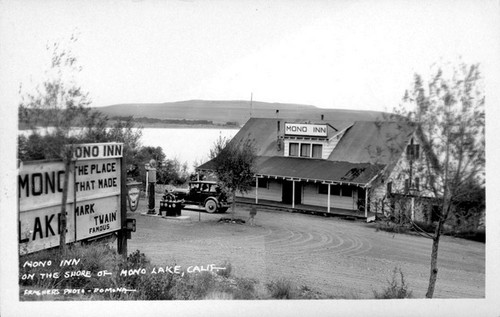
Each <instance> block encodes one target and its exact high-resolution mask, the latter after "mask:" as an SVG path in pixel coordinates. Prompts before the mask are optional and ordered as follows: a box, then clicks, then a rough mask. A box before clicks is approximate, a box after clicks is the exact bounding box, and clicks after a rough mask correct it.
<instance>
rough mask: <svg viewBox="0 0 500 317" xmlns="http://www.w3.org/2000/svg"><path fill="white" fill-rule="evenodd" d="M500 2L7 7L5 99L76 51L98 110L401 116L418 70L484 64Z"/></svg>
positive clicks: (0, 35) (1, 31) (2, 26)
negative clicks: (294, 109) (251, 105)
mask: <svg viewBox="0 0 500 317" xmlns="http://www.w3.org/2000/svg"><path fill="white" fill-rule="evenodd" d="M497 4H498V3H497V2H496V1H460V0H458V1H429V2H427V1H298V0H295V1H294V0H289V1H253V0H250V1H222V0H219V1H197V0H184V1H148V0H144V1H140V0H134V1H75V0H73V1H56V0H48V1H0V5H1V6H2V13H0V14H1V22H0V39H1V41H2V44H3V45H1V46H0V54H1V55H0V56H1V61H2V63H1V65H2V76H3V78H4V79H7V80H4V81H3V83H4V85H3V86H2V87H3V88H2V90H4V93H6V95H7V97H8V99H7V103H8V104H11V105H12V106H14V105H17V104H18V102H19V100H20V97H19V87H20V85H22V87H23V91H30V89H33V87H34V86H36V84H38V83H39V82H41V81H42V80H43V78H44V77H43V76H44V70H46V69H47V68H48V60H49V58H50V55H49V53H48V51H47V50H46V45H47V44H51V43H54V42H60V43H63V45H67V43H68V42H69V41H68V39H69V38H70V37H71V35H72V34H75V35H76V36H77V38H78V41H77V43H76V44H74V45H72V46H71V47H70V48H71V50H72V52H73V53H74V54H75V56H76V57H77V58H78V62H79V64H80V66H81V67H82V71H81V72H80V73H79V74H78V76H77V82H78V83H79V84H80V85H81V86H82V87H83V88H84V89H85V90H87V91H89V93H90V96H91V98H92V100H93V103H92V106H94V107H99V106H107V105H111V104H119V103H160V102H170V101H181V100H190V99H207V100H250V98H251V96H252V98H253V100H258V101H266V102H284V103H299V104H308V105H314V106H318V107H322V108H337V109H358V110H382V111H384V110H392V109H393V108H394V107H395V106H397V105H398V104H399V103H400V101H401V98H402V96H403V94H404V91H405V89H407V88H408V87H409V86H410V83H411V79H412V76H413V74H414V73H415V72H417V73H420V74H423V75H424V76H425V74H428V72H429V70H430V67H431V65H433V64H435V63H446V62H455V61H458V60H459V58H461V59H462V61H464V62H467V63H481V64H482V65H484V64H485V63H486V62H487V61H488V60H489V59H492V57H493V56H494V54H496V50H495V46H494V45H491V43H492V41H496V36H497V35H498V32H496V27H497V26H498V24H497V23H496V22H497V21H496V15H495V14H492V13H495V12H497V11H498V5H497Z"/></svg>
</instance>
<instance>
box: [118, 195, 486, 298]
mask: <svg viewBox="0 0 500 317" xmlns="http://www.w3.org/2000/svg"><path fill="white" fill-rule="evenodd" d="M141 205H142V208H141V206H140V207H139V210H137V211H136V212H134V213H130V212H129V215H128V217H129V218H131V217H133V218H136V219H137V232H135V233H133V234H132V240H129V247H128V250H129V253H131V252H133V251H135V250H137V249H138V250H140V251H141V252H143V253H145V254H146V255H147V256H149V257H150V258H151V260H152V262H153V263H155V264H157V265H167V264H168V265H171V264H174V263H175V264H178V265H181V266H192V265H197V266H201V265H208V264H222V263H224V262H229V263H231V265H232V269H233V274H234V275H236V276H241V277H250V278H256V279H258V280H259V281H260V282H261V284H264V283H266V282H268V281H271V280H276V279H277V278H279V277H286V278H289V279H291V280H292V281H294V282H295V283H297V284H298V285H307V286H308V287H310V288H312V289H315V290H318V291H321V292H323V293H326V294H332V295H334V296H339V297H344V296H345V297H347V298H351V297H356V298H372V297H373V290H381V289H382V288H383V287H385V286H386V285H387V280H388V279H390V278H391V275H392V271H393V269H394V268H395V267H399V268H401V270H402V271H403V273H404V275H405V279H406V282H407V283H409V285H410V286H409V288H410V289H411V290H412V291H413V295H414V297H417V298H418V297H424V296H425V292H426V288H427V283H428V278H429V263H430V253H431V240H429V239H426V238H422V237H419V236H413V235H405V234H396V235H393V234H391V233H387V232H383V231H376V229H375V225H374V224H367V223H364V222H360V221H357V222H355V221H347V220H341V219H336V218H325V217H321V216H313V215H305V214H298V213H289V212H284V211H275V210H268V209H259V210H258V214H257V216H256V226H254V227H251V226H249V225H246V224H245V225H240V224H227V223H218V222H217V221H218V220H219V219H220V218H221V217H230V215H229V214H207V213H203V212H202V213H201V214H200V213H198V212H196V211H187V210H183V211H182V215H183V216H190V217H191V220H190V221H178V220H170V219H165V218H159V217H151V216H143V215H141V214H140V212H141V211H142V212H144V211H145V207H144V206H145V205H146V202H145V201H141ZM248 214H249V207H247V206H238V207H237V213H236V217H237V218H247V217H248ZM199 216H200V217H201V221H198V220H199ZM438 266H439V274H438V280H437V284H436V291H435V293H434V295H435V297H439V298H484V296H485V245H484V244H483V243H478V242H473V241H467V240H463V239H457V238H452V237H443V238H442V240H441V242H440V250H439V259H438Z"/></svg>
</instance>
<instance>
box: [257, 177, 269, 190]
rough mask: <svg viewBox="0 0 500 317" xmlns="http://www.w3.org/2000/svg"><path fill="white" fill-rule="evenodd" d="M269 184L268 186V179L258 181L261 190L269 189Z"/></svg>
mask: <svg viewBox="0 0 500 317" xmlns="http://www.w3.org/2000/svg"><path fill="white" fill-rule="evenodd" d="M267 184H268V180H267V178H259V179H258V186H259V188H268V186H267Z"/></svg>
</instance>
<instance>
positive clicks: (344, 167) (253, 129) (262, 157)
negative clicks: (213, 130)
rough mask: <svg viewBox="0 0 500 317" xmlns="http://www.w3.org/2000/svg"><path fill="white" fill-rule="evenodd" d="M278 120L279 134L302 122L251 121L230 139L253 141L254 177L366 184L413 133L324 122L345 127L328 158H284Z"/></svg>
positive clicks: (404, 127) (402, 127)
mask: <svg viewBox="0 0 500 317" xmlns="http://www.w3.org/2000/svg"><path fill="white" fill-rule="evenodd" d="M278 121H280V129H281V132H282V131H283V129H284V123H285V122H296V123H303V122H304V120H300V119H297V120H289V119H286V120H283V119H270V118H251V119H250V120H248V122H247V123H246V124H245V126H243V128H241V129H240V131H239V132H238V133H237V134H236V135H235V136H234V138H233V139H232V140H231V142H236V143H239V142H242V141H245V140H246V139H252V140H254V144H255V147H256V150H257V153H256V154H257V162H256V169H257V170H256V172H257V174H260V175H269V176H278V177H295V178H301V179H311V180H321V181H334V182H346V183H353V184H366V183H368V182H369V181H370V180H371V179H372V178H373V177H374V176H376V174H377V173H378V172H379V171H380V170H381V169H382V168H383V167H384V166H386V165H387V164H390V163H393V162H394V159H395V158H397V157H399V156H400V155H401V152H402V151H403V150H404V148H405V146H406V143H407V141H408V139H409V137H410V136H411V134H412V133H413V132H414V128H413V127H411V126H409V125H408V124H402V123H396V122H371V121H357V122H345V121H339V122H336V121H324V122H321V123H326V124H329V125H330V126H331V127H333V128H334V129H336V130H338V131H341V130H343V129H346V128H347V130H346V132H345V134H344V135H343V137H342V138H341V139H340V141H339V143H338V144H337V146H336V147H335V149H334V150H333V152H332V153H331V154H330V156H329V157H328V159H326V160H321V159H310V158H294V157H284V156H283V149H281V151H278V146H277V139H278ZM316 123H317V122H316ZM329 129H330V128H329ZM329 136H331V135H329ZM241 144H243V143H241ZM211 163H212V162H211V161H209V162H206V163H205V164H202V165H201V166H199V167H198V169H200V170H210V169H212V164H211Z"/></svg>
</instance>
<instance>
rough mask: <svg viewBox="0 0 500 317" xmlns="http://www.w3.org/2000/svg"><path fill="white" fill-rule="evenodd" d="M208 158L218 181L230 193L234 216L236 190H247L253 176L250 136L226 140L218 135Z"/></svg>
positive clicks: (253, 156) (252, 149)
mask: <svg viewBox="0 0 500 317" xmlns="http://www.w3.org/2000/svg"><path fill="white" fill-rule="evenodd" d="M210 158H212V162H213V164H214V172H215V175H216V176H217V179H218V182H219V183H220V185H221V186H222V187H223V188H225V189H227V191H228V192H230V193H231V196H232V199H233V204H232V207H231V214H232V217H233V218H234V209H235V205H236V192H237V191H239V192H240V193H245V192H247V191H248V189H249V188H250V186H251V184H252V182H253V180H254V176H255V159H256V150H255V147H254V145H253V141H252V140H251V139H250V138H247V139H245V141H236V140H233V141H228V140H227V139H225V138H222V137H219V139H218V140H217V141H216V142H215V144H214V146H213V148H212V149H211V150H210Z"/></svg>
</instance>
